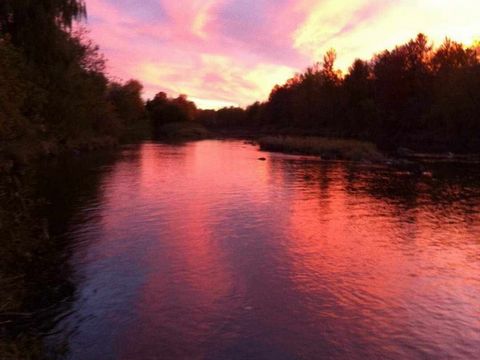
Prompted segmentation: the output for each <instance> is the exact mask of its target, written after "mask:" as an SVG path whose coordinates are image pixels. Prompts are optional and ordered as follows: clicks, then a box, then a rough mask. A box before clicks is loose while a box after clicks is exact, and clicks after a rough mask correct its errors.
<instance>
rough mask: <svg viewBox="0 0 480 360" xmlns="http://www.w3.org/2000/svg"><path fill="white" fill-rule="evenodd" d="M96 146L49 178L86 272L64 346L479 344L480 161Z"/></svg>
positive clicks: (288, 354) (156, 355)
mask: <svg viewBox="0 0 480 360" xmlns="http://www.w3.org/2000/svg"><path fill="white" fill-rule="evenodd" d="M260 157H265V158H266V160H265V161H261V160H259V158H260ZM84 162H85V160H81V159H80V160H71V161H69V162H68V163H67V164H65V163H63V164H62V166H59V165H58V166H57V168H58V169H57V172H56V171H55V170H52V169H51V170H50V172H49V173H50V175H49V177H47V178H45V179H44V183H43V185H42V186H43V191H44V193H45V194H47V195H46V196H47V197H48V200H49V204H50V206H51V209H50V215H49V221H50V224H51V226H52V228H53V231H54V232H56V236H57V237H59V238H62V239H63V241H64V243H65V244H68V245H66V247H65V249H64V253H65V254H66V255H65V260H64V261H65V265H64V267H62V269H64V270H61V271H60V272H62V271H65V273H64V276H65V278H68V283H69V284H70V287H71V288H72V291H71V294H70V295H69V296H68V297H67V298H66V299H63V300H62V301H61V302H59V304H58V306H57V311H56V312H55V315H52V316H54V319H51V320H52V324H53V325H52V329H51V331H49V332H48V335H47V336H46V338H45V342H46V343H47V344H51V345H52V346H53V344H58V343H62V344H63V347H64V354H65V357H66V358H67V359H75V360H76V359H79V360H80V359H81V360H89V359H102V360H106V359H279V360H281V359H346V358H348V359H474V358H478V356H480V212H479V210H480V176H479V174H480V173H479V172H478V171H477V170H474V169H472V166H470V169H466V168H465V167H462V166H453V165H445V164H444V165H441V164H439V165H435V166H433V165H432V167H433V176H432V177H430V176H416V175H411V174H408V173H404V172H398V171H395V170H393V169H389V168H387V167H382V166H374V165H367V164H353V163H343V162H322V161H320V160H318V159H316V158H309V157H299V156H291V155H283V154H269V153H262V152H260V151H259V150H258V149H257V148H256V147H255V146H253V145H249V144H246V143H244V142H242V141H201V142H192V143H188V144H184V145H167V144H155V143H146V144H142V145H138V146H130V147H126V148H124V149H123V150H121V154H119V155H118V156H116V157H115V158H114V159H109V160H108V161H107V160H105V161H103V162H102V161H97V163H95V164H94V165H92V164H87V165H85V164H84ZM65 269H66V270H65Z"/></svg>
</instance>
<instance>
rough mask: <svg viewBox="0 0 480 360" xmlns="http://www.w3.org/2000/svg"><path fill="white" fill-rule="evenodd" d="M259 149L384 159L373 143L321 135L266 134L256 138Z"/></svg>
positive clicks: (370, 159) (332, 157) (336, 158)
mask: <svg viewBox="0 0 480 360" xmlns="http://www.w3.org/2000/svg"><path fill="white" fill-rule="evenodd" d="M258 144H259V146H260V149H261V150H265V151H273V152H283V153H291V154H301V155H316V156H320V157H321V158H322V159H325V160H352V161H369V162H381V161H385V160H386V156H385V155H384V154H382V153H381V152H380V151H379V150H378V149H377V147H376V146H375V144H372V143H369V142H364V141H358V140H344V139H330V138H323V137H310V136H307V137H296V136H266V137H262V138H260V139H258Z"/></svg>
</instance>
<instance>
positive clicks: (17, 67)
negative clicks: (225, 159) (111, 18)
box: [0, 0, 149, 156]
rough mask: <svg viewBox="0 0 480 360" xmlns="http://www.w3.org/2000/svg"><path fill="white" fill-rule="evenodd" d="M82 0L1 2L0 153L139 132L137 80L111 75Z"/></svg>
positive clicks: (143, 121) (141, 114) (142, 124)
mask: <svg viewBox="0 0 480 360" xmlns="http://www.w3.org/2000/svg"><path fill="white" fill-rule="evenodd" d="M85 16H86V9H85V4H84V2H83V1H81V0H41V1H27V0H2V2H1V4H0V152H3V153H5V152H6V153H8V152H12V153H16V154H17V155H19V154H20V155H19V156H21V154H22V152H23V153H29V152H30V153H31V152H32V151H43V152H47V153H48V152H49V151H55V149H58V148H59V147H62V146H64V147H71V148H75V147H82V146H90V145H92V144H93V143H97V144H98V145H102V144H105V143H109V142H115V141H118V139H122V138H132V137H133V138H134V137H138V136H143V134H144V133H145V132H146V131H148V130H149V129H148V120H147V116H146V111H145V106H144V103H143V100H142V98H141V91H142V85H141V84H140V83H139V82H138V81H135V80H130V81H127V82H125V83H120V82H115V81H111V80H109V78H108V77H107V75H106V73H105V59H104V58H103V56H102V55H101V54H100V53H99V49H98V47H97V46H95V45H94V44H93V43H92V42H91V41H90V40H88V38H87V36H86V32H85V31H84V30H82V29H80V30H76V31H72V23H73V22H74V21H76V20H81V19H82V18H83V17H85Z"/></svg>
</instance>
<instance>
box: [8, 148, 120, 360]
mask: <svg viewBox="0 0 480 360" xmlns="http://www.w3.org/2000/svg"><path fill="white" fill-rule="evenodd" d="M113 160H114V158H113V157H112V156H111V155H107V154H105V156H100V155H99V154H92V155H90V154H88V155H84V156H82V157H81V158H77V159H72V158H65V159H56V160H54V161H52V162H49V163H48V164H43V165H41V166H39V167H38V168H37V169H29V170H28V171H27V172H26V173H23V174H20V175H9V176H3V177H2V178H1V180H0V258H1V261H0V286H1V289H2V291H1V292H0V358H13V359H17V358H18V359H28V358H32V359H42V358H46V357H47V355H46V352H47V351H50V350H51V349H47V347H46V346H45V344H44V343H43V340H42V338H43V337H45V336H47V335H48V334H49V333H50V332H51V331H52V329H53V328H54V326H55V322H56V320H58V319H59V318H60V317H61V315H62V314H65V313H67V312H68V311H69V309H70V308H71V304H72V303H73V300H74V297H75V284H74V282H73V280H72V275H73V274H72V273H73V270H72V268H71V265H70V263H69V260H70V258H71V251H72V246H71V244H70V243H69V238H68V236H65V233H66V232H67V228H68V226H69V224H70V221H71V219H72V218H73V217H75V221H76V222H77V221H80V222H81V221H82V219H81V216H80V217H79V215H78V214H76V212H77V210H78V209H80V208H82V206H83V205H85V204H86V203H87V202H89V201H94V200H95V199H98V198H99V197H101V196H102V194H101V188H100V186H99V184H100V181H101V179H102V178H103V176H104V174H105V172H106V169H107V168H106V166H105V165H108V164H111V163H112V161H113ZM86 220H87V219H84V221H86ZM92 220H93V219H91V218H90V219H88V221H92ZM2 339H3V340H2ZM65 340H66V339H65ZM55 347H57V345H55ZM61 347H64V345H61V344H58V348H56V349H53V351H54V352H56V353H58V351H64V350H66V349H65V348H63V349H61ZM48 356H49V358H51V357H52V356H55V354H53V355H52V354H49V355H48Z"/></svg>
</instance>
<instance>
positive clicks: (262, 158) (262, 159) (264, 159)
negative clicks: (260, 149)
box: [258, 157, 267, 161]
mask: <svg viewBox="0 0 480 360" xmlns="http://www.w3.org/2000/svg"><path fill="white" fill-rule="evenodd" d="M258 160H260V161H266V160H267V159H266V158H264V157H261V158H258Z"/></svg>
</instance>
